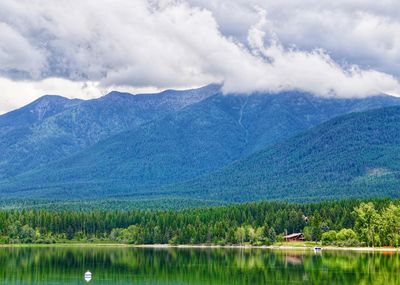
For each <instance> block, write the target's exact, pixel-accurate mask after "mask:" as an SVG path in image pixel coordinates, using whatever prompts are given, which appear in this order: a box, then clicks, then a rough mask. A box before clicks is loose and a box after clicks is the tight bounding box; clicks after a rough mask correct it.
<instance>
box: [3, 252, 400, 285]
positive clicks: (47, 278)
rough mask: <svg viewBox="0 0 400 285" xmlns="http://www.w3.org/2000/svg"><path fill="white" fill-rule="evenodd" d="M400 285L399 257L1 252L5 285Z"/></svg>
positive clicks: (271, 253)
mask: <svg viewBox="0 0 400 285" xmlns="http://www.w3.org/2000/svg"><path fill="white" fill-rule="evenodd" d="M86 270H90V271H91V272H92V273H93V276H94V278H93V280H92V281H91V283H90V284H110V282H112V284H132V283H134V284H157V285H158V284H341V285H346V284H385V285H391V284H398V272H400V257H399V254H397V253H395V254H391V255H385V254H382V253H356V252H323V254H318V255H316V254H314V253H313V252H312V251H269V250H256V249H254V250H253V249H172V248H170V249H141V248H99V247H93V248H90V247H84V248H77V247H71V248H68V247H43V248H38V247H32V248H1V249H0V284H54V283H55V282H57V284H80V281H83V279H82V276H83V274H84V273H85V272H86Z"/></svg>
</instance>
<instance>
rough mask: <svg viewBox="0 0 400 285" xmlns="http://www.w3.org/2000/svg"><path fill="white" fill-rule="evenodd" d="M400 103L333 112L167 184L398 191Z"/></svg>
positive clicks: (278, 194)
mask: <svg viewBox="0 0 400 285" xmlns="http://www.w3.org/2000/svg"><path fill="white" fill-rule="evenodd" d="M399 171H400V107H388V108H382V109H377V110H371V111H367V112H362V113H353V114H350V115H346V116H343V117H340V118H335V119H333V120H331V121H329V122H327V123H325V124H322V125H320V126H317V127H315V128H313V129H312V130H310V131H308V132H306V133H304V134H301V135H298V136H296V137H294V138H291V139H288V140H287V141H285V142H282V143H279V144H277V145H274V146H272V147H268V148H266V149H264V150H262V151H260V152H257V153H254V154H252V155H251V156H249V157H248V158H246V159H243V160H241V161H238V162H236V163H233V164H232V165H230V166H228V167H226V168H225V169H223V170H221V171H218V172H215V173H213V174H211V175H207V176H205V177H202V178H200V179H197V180H194V181H190V182H187V183H184V184H181V185H178V186H174V187H170V189H166V191H167V190H170V191H174V192H176V191H177V190H178V189H179V191H181V193H184V194H186V195H191V196H192V197H197V198H200V197H204V198H205V197H207V199H213V200H230V201H246V200H257V199H290V200H298V201H304V200H320V199H328V198H342V197H371V196H375V197H384V196H388V197H400V172H399Z"/></svg>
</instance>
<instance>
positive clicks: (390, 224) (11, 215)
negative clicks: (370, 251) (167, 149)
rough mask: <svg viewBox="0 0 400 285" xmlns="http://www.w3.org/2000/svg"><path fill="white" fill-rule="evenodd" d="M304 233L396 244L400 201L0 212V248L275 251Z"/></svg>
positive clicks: (328, 239) (353, 242) (319, 238)
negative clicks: (252, 248) (255, 248)
mask: <svg viewBox="0 0 400 285" xmlns="http://www.w3.org/2000/svg"><path fill="white" fill-rule="evenodd" d="M295 232H301V233H303V234H304V237H305V239H306V241H316V242H321V243H322V244H323V245H335V246H393V247H397V246H399V244H400V200H391V199H379V200H378V199H375V200H374V199H372V200H341V201H329V202H328V201H326V202H319V203H308V204H294V203H288V202H258V203H246V204H237V205H229V206H218V207H210V208H198V209H184V210H179V211H174V210H137V209H136V210H135V209H133V210H88V211H84V210H81V211H72V210H49V209H29V210H1V211H0V243H3V244H22V243H38V244H40V243H45V244H47V243H73V242H76V243H126V244H208V245H241V244H246V245H272V244H276V243H279V242H282V241H283V236H284V235H285V234H290V233H295Z"/></svg>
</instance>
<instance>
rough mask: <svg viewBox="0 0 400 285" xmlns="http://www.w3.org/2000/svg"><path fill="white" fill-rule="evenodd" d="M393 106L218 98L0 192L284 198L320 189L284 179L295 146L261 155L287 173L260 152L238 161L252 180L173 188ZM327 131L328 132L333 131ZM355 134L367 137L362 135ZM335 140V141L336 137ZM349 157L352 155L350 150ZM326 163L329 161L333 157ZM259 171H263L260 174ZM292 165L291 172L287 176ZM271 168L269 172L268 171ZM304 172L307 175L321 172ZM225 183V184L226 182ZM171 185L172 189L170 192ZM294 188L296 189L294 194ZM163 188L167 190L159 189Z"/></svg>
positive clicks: (385, 101)
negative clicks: (340, 120) (333, 123)
mask: <svg viewBox="0 0 400 285" xmlns="http://www.w3.org/2000/svg"><path fill="white" fill-rule="evenodd" d="M129 96H130V95H129ZM398 103H399V100H398V99H397V98H394V97H389V96H377V97H371V98H366V99H348V100H345V99H322V98H318V97H314V96H312V95H310V94H304V93H298V92H290V93H282V94H275V95H271V94H252V95H247V96H244V95H222V94H221V93H217V94H215V95H210V96H207V97H206V98H204V99H203V100H201V101H199V102H197V103H193V104H190V105H188V106H186V107H184V108H181V109H179V110H177V111H175V112H170V113H168V114H166V115H165V116H163V117H161V118H155V119H154V120H150V121H149V122H147V123H143V124H140V125H138V126H136V127H134V128H132V129H130V130H129V131H125V132H120V133H118V134H116V135H113V136H110V137H108V138H106V139H104V140H101V141H100V142H98V143H96V144H94V145H92V146H89V147H87V148H84V149H83V150H81V151H79V152H76V153H73V154H71V155H70V156H69V157H67V158H64V159H61V160H58V161H56V162H53V163H50V164H45V165H42V166H40V167H36V168H32V170H29V171H26V172H25V173H23V174H21V175H18V176H15V177H12V178H10V179H8V180H3V181H2V182H1V183H0V189H1V193H2V194H3V195H5V196H7V197H19V196H20V195H28V197H32V198H35V197H41V198H43V197H45V198H63V199H70V198H76V197H84V196H86V195H88V194H90V195H92V197H97V198H104V197H110V196H113V197H114V196H130V197H144V198H151V197H154V196H157V197H160V196H164V195H165V196H167V197H168V196H171V195H177V196H179V197H187V196H188V195H189V197H190V196H191V195H192V193H195V195H196V196H197V197H199V198H201V199H207V200H210V199H213V200H219V199H230V200H232V201H236V200H240V201H241V200H252V199H261V198H285V197H286V192H285V191H288V190H290V189H292V188H293V189H294V190H295V189H302V190H303V188H304V187H306V186H307V185H308V184H307V183H311V184H312V185H311V186H313V187H316V186H317V185H319V184H315V181H314V180H312V181H311V180H308V178H307V177H308V176H307V175H308V174H307V175H306V176H304V175H305V174H304V173H302V174H301V177H303V178H304V179H305V180H304V181H305V182H304V181H303V180H302V179H300V178H301V177H300V178H298V179H300V180H299V181H297V180H292V179H291V176H283V173H284V172H286V171H289V173H288V174H291V172H290V171H297V168H296V167H300V170H302V169H303V168H302V167H303V165H304V161H302V160H301V158H302V156H293V157H290V160H288V159H289V158H285V157H284V155H285V154H292V152H293V153H294V154H295V153H296V152H295V151H294V150H295V149H298V148H299V147H300V146H302V144H296V142H293V144H294V146H293V147H292V148H291V149H290V151H291V152H288V151H289V150H288V151H285V147H286V148H287V147H288V146H287V142H286V143H285V144H283V145H280V144H278V145H277V146H275V147H273V148H271V149H275V151H273V150H266V151H264V152H266V153H267V154H268V153H269V152H270V151H273V152H274V153H277V154H279V155H280V156H278V157H279V158H278V162H279V163H281V164H282V163H284V162H285V161H286V162H287V163H286V164H284V165H287V167H288V168H287V169H285V168H279V167H283V166H284V165H280V166H279V167H278V168H277V167H276V166H275V165H274V164H272V162H271V160H273V159H274V157H275V156H274V155H272V156H271V155H269V156H268V155H266V157H264V156H263V153H264V152H261V154H262V155H261V156H260V159H258V160H257V159H256V158H254V157H255V156H251V158H252V159H254V162H253V164H252V163H251V161H250V162H249V163H250V165H252V166H246V163H244V162H240V163H244V164H243V165H245V166H243V167H239V169H242V170H246V169H251V170H249V172H251V173H250V174H251V175H250V174H248V173H247V174H246V173H245V174H243V175H242V172H240V171H239V170H235V169H234V170H224V171H223V172H218V174H213V175H211V176H209V177H208V176H206V178H205V180H199V181H197V180H194V182H193V183H189V184H185V185H184V186H182V185H180V186H179V187H177V186H175V185H176V184H177V183H178V184H179V183H181V182H184V181H187V180H191V179H195V178H196V177H200V176H202V175H207V173H210V172H213V171H217V170H218V169H221V168H223V167H225V166H226V165H228V164H229V163H232V162H234V161H236V160H240V159H243V158H244V157H246V156H248V155H249V154H252V153H254V152H255V151H257V150H258V149H261V148H265V147H266V146H269V145H272V144H273V143H276V142H280V141H282V140H283V139H286V138H288V137H291V136H293V135H296V134H298V133H299V132H301V131H304V130H307V129H310V128H311V127H313V126H315V125H318V124H319V123H321V122H324V121H327V120H328V119H330V118H332V117H335V116H338V115H341V114H345V113H349V112H354V111H361V110H365V109H370V108H374V107H380V106H387V105H395V104H398ZM113 106H114V105H113ZM354 116H358V114H356V115H354ZM350 117H351V116H350ZM356 126H357V125H356ZM372 127H374V126H372ZM326 128H328V129H329V128H330V126H328V127H326ZM317 129H318V128H317ZM333 130H334V128H333ZM333 130H332V131H333ZM353 131H355V130H353ZM360 131H361V132H362V133H363V135H365V134H364V133H365V130H364V129H360ZM312 132H314V133H315V132H316V131H315V130H313V131H312ZM312 134H313V133H311V134H309V136H308V137H306V138H304V142H307V140H310V141H309V142H308V143H311V142H312V141H313V136H312ZM335 135H338V137H337V138H335ZM343 135H348V134H346V133H344V134H342V133H335V134H332V135H331V137H332V140H334V141H335V142H340V141H341V136H343ZM354 139H355V138H353V137H348V138H347V139H346V141H348V142H351V141H352V140H354ZM295 140H298V138H295ZM319 140H320V139H319V138H318V139H316V141H319ZM289 142H290V141H289ZM268 149H269V148H268ZM299 151H300V150H299ZM314 154H315V155H316V156H317V157H316V158H315V159H322V160H323V159H325V157H329V156H326V154H325V153H321V154H319V153H314ZM256 155H260V153H257V154H256ZM347 155H352V153H348V152H347ZM329 158H330V159H332V160H333V157H329ZM335 159H336V158H335ZM244 161H246V160H244ZM289 162H290V164H289ZM240 163H239V165H241V164H240ZM234 165H236V164H234ZM257 165H260V167H261V170H260V169H258V167H257ZM264 165H265V169H264ZM296 165H300V166H296ZM252 167H253V168H254V169H253V168H252ZM293 167H294V169H295V170H291V168H293ZM340 167H342V166H340ZM269 168H274V169H273V170H271V172H268V171H267V169H269ZM275 168H276V169H275ZM228 169H231V168H228ZM279 169H281V170H279ZM304 169H305V170H304V171H307V173H308V171H311V172H312V171H313V170H319V169H314V168H313V169H308V168H304ZM226 171H227V172H226ZM229 171H233V172H232V173H231V172H229ZM279 171H280V172H279ZM372 171H373V172H374V171H378V170H374V169H373V170H372ZM275 172H277V173H275ZM281 172H283V173H281ZM378 172H379V171H378ZM299 173H301V172H299ZM248 175H250V176H248ZM309 175H311V176H312V175H319V174H315V173H310V174H309ZM324 175H327V174H322V177H324ZM337 175H342V174H341V173H340V174H337ZM343 175H344V176H343V177H341V179H344V177H347V176H346V175H347V174H346V173H343ZM349 175H350V174H349ZM235 176H237V177H238V179H236V178H235ZM311 176H310V177H311ZM224 179H226V180H229V181H228V182H229V183H226V182H225V180H224ZM274 179H275V180H276V181H277V182H276V185H275V184H273V182H274ZM331 179H332V177H330V176H329V177H328V178H327V180H329V181H330V180H331ZM260 181H261V182H260ZM309 181H311V182H309ZM300 182H301V183H303V184H304V183H305V184H304V185H303V184H301V183H300ZM269 183H272V184H271V185H272V186H271V187H269V188H266V184H269ZM318 183H319V181H318ZM168 185H174V186H172V187H168ZM292 185H297V186H298V188H294V187H292ZM330 185H331V184H330ZM297 186H296V187H297ZM165 187H166V188H167V189H168V191H164V190H163V189H164V188H165ZM321 187H322V186H321ZM323 187H325V188H326V187H327V186H326V185H325V186H323ZM325 188H324V189H325ZM270 189H273V190H274V191H272V190H270ZM324 191H325V190H324ZM225 193H227V194H226V195H225ZM318 193H319V194H320V196H323V195H324V193H322V192H318ZM319 194H318V195H319ZM318 195H317V196H318ZM292 196H293V197H294V196H296V197H297V196H298V195H297V194H296V195H294V194H293V195H292ZM288 197H291V195H288Z"/></svg>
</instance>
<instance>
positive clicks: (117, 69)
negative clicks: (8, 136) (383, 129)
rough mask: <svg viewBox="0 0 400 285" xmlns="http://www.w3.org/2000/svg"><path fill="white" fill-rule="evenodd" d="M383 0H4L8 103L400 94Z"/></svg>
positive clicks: (394, 33) (397, 38)
mask: <svg viewBox="0 0 400 285" xmlns="http://www.w3.org/2000/svg"><path fill="white" fill-rule="evenodd" d="M383 2H384V3H383ZM383 2H382V3H383V4H379V3H381V2H379V3H377V2H376V1H372V0H365V1H344V0H338V1H334V2H329V3H328V2H327V3H324V4H321V1H317V0H306V1H296V0H281V1H262V0H246V1H245V0H221V1H211V0H202V1H199V0H198V1H197V0H136V1H126V0H103V1H95V0H85V1H82V0H79V1H78V0H68V1H67V0H60V1H57V2H55V1H51V0H40V1H39V0H31V1H13V0H4V1H1V2H0V76H1V78H0V90H2V94H1V97H0V98H1V99H0V106H1V104H3V106H6V103H5V102H6V101H7V102H8V103H7V106H20V105H21V102H25V101H28V98H30V99H33V98H36V97H37V96H39V95H38V94H39V92H43V94H49V93H58V94H62V95H67V96H75V97H82V98H92V97H97V96H99V95H100V94H104V93H103V92H104V91H105V90H109V89H110V88H115V89H118V90H123V91H125V90H131V89H133V90H136V89H137V88H151V89H163V88H172V87H177V88H186V87H193V86H201V85H205V84H208V83H211V82H223V83H224V90H225V91H226V92H253V91H269V92H279V91H282V90H289V89H298V90H304V91H308V92H312V93H315V94H318V95H321V96H339V97H356V96H357V97H360V96H369V95H374V94H376V93H380V92H385V93H390V94H399V93H400V91H399V90H400V88H399V81H398V76H399V75H400V71H399V70H400V68H399V62H400V34H399V33H398V31H399V29H400V19H399V17H398V15H397V13H396V12H395V11H397V10H396V9H395V8H400V4H398V3H397V2H398V1H394V0H393V1H392V0H383ZM49 82H54V83H52V84H53V85H52V86H50V85H51V84H50V83H49ZM10 86H12V87H10ZM82 86H89V87H85V88H82ZM4 90H8V91H7V92H5V91H4ZM69 93H74V95H69ZM40 95H41V94H40ZM21 98H24V99H21ZM7 108H11V107H0V109H3V110H4V109H7Z"/></svg>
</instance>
